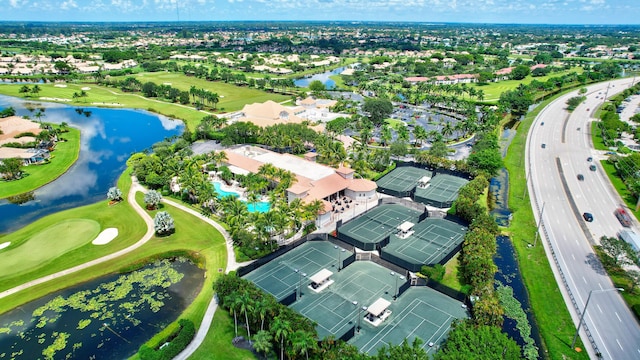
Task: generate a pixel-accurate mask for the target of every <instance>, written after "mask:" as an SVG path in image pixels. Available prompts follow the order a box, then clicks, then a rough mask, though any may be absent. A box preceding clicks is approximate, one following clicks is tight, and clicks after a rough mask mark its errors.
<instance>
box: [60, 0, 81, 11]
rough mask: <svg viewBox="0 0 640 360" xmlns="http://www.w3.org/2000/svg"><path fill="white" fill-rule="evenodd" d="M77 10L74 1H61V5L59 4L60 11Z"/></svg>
mask: <svg viewBox="0 0 640 360" xmlns="http://www.w3.org/2000/svg"><path fill="white" fill-rule="evenodd" d="M77 8H78V4H76V2H75V1H74V0H68V1H63V2H62V4H60V9H62V10H70V9H77Z"/></svg>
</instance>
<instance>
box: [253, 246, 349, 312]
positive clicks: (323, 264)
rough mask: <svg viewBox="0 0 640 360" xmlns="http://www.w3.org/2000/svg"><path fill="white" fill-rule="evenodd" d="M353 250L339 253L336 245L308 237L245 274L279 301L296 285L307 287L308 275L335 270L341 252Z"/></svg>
mask: <svg viewBox="0 0 640 360" xmlns="http://www.w3.org/2000/svg"><path fill="white" fill-rule="evenodd" d="M339 250H342V249H339ZM352 254H353V253H352V252H350V251H345V252H343V253H341V255H338V251H337V250H336V249H335V248H334V245H333V244H331V243H329V242H326V241H309V242H306V243H304V244H302V245H300V246H298V247H297V248H295V249H293V250H291V251H289V252H287V253H286V254H283V255H282V256H280V257H279V258H277V259H274V260H273V261H271V262H269V263H267V264H265V265H263V266H261V267H259V268H257V269H255V270H253V271H252V272H250V273H248V274H247V275H245V276H244V278H245V279H247V280H249V281H252V282H254V283H255V284H256V285H257V286H258V287H259V288H261V289H263V290H264V291H266V292H268V293H270V294H271V295H273V296H274V297H275V298H276V299H277V300H278V301H280V300H282V299H284V298H285V297H286V296H287V295H289V294H292V293H293V291H295V290H296V287H297V286H300V285H302V288H304V284H306V283H308V280H307V279H308V278H309V277H311V276H313V274H315V273H317V272H318V271H320V270H322V269H327V270H330V271H333V272H334V273H335V272H336V270H337V264H338V256H340V257H341V260H344V259H345V258H347V257H349V256H351V255H352ZM296 270H298V272H296Z"/></svg>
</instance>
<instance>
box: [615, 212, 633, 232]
mask: <svg viewBox="0 0 640 360" xmlns="http://www.w3.org/2000/svg"><path fill="white" fill-rule="evenodd" d="M613 214H614V215H615V216H616V218H617V219H618V221H620V224H622V226H624V227H630V226H631V216H629V213H627V211H626V210H625V209H624V208H617V209H616V211H614V212H613Z"/></svg>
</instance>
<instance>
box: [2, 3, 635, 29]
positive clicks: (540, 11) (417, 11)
mask: <svg viewBox="0 0 640 360" xmlns="http://www.w3.org/2000/svg"><path fill="white" fill-rule="evenodd" d="M0 8H1V9H2V12H1V13H0V14H1V15H0V21H2V20H4V21H12V20H13V21H104V22H114V21H132V22H135V21H141V22H142V21H235V20H238V21H242V20H264V21H270V20H273V21H282V20H285V21H290V20H300V21H311V20H317V21H329V20H336V21H407V22H462V23H502V24H504V23H506V24H614V25H615V24H629V25H638V24H640V16H639V15H640V1H638V0H64V1H55V0H0Z"/></svg>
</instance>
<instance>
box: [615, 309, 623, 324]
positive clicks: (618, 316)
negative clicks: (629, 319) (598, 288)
mask: <svg viewBox="0 0 640 360" xmlns="http://www.w3.org/2000/svg"><path fill="white" fill-rule="evenodd" d="M613 313H614V314H616V317H617V318H618V321H620V322H622V319H620V315H618V312H617V311H614V312H613Z"/></svg>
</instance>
